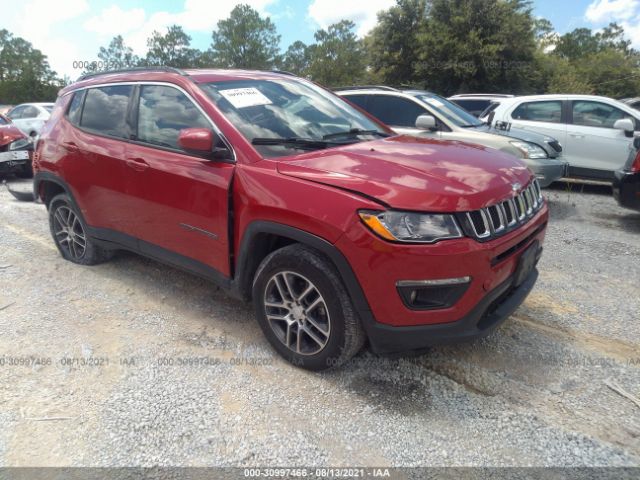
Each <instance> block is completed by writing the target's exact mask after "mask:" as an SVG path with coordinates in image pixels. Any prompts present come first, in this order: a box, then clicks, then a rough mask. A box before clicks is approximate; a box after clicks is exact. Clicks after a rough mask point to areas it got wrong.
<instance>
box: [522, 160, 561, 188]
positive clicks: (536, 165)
mask: <svg viewBox="0 0 640 480" xmlns="http://www.w3.org/2000/svg"><path fill="white" fill-rule="evenodd" d="M524 162H525V163H526V164H527V166H528V167H529V168H530V169H531V171H532V172H533V173H534V175H535V176H536V178H537V179H538V183H539V184H540V187H542V188H545V187H548V186H549V185H551V184H552V183H553V182H556V181H558V180H560V179H561V178H563V177H566V176H567V172H568V169H569V164H568V163H567V162H565V161H563V160H561V159H559V158H545V159H544V160H537V159H530V158H528V159H524Z"/></svg>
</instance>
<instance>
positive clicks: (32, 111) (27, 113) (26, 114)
mask: <svg viewBox="0 0 640 480" xmlns="http://www.w3.org/2000/svg"><path fill="white" fill-rule="evenodd" d="M38 115H40V112H39V111H38V109H37V108H36V107H34V106H33V105H27V107H25V109H24V110H23V112H22V118H36V117H38Z"/></svg>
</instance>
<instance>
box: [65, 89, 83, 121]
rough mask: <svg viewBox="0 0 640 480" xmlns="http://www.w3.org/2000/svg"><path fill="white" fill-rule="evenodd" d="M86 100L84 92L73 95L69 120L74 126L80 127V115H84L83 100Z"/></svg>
mask: <svg viewBox="0 0 640 480" xmlns="http://www.w3.org/2000/svg"><path fill="white" fill-rule="evenodd" d="M83 99H84V90H81V91H79V92H76V93H74V94H73V98H72V99H71V103H70V104H69V110H68V111H67V118H68V119H69V121H70V122H71V123H73V124H74V125H80V115H81V114H82V100H83Z"/></svg>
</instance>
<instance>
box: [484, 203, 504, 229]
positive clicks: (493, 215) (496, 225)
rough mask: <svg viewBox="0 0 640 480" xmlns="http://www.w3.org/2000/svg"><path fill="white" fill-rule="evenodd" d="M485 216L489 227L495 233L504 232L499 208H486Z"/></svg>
mask: <svg viewBox="0 0 640 480" xmlns="http://www.w3.org/2000/svg"><path fill="white" fill-rule="evenodd" d="M486 210H487V216H488V217H489V220H491V227H492V230H493V231H494V232H495V233H499V232H501V231H502V230H504V227H505V225H504V216H503V215H502V213H501V212H500V208H499V206H498V205H491V206H490V207H487V209H486Z"/></svg>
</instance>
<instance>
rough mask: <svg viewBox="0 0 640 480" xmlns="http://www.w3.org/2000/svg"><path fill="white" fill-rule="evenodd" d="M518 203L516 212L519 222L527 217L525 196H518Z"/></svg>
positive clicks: (516, 200) (516, 199)
mask: <svg viewBox="0 0 640 480" xmlns="http://www.w3.org/2000/svg"><path fill="white" fill-rule="evenodd" d="M514 200H515V202H516V212H517V215H518V221H522V220H523V219H524V217H526V216H527V207H526V206H525V204H524V198H523V195H522V194H520V195H518V196H517V197H516V198H515V199H514Z"/></svg>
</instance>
